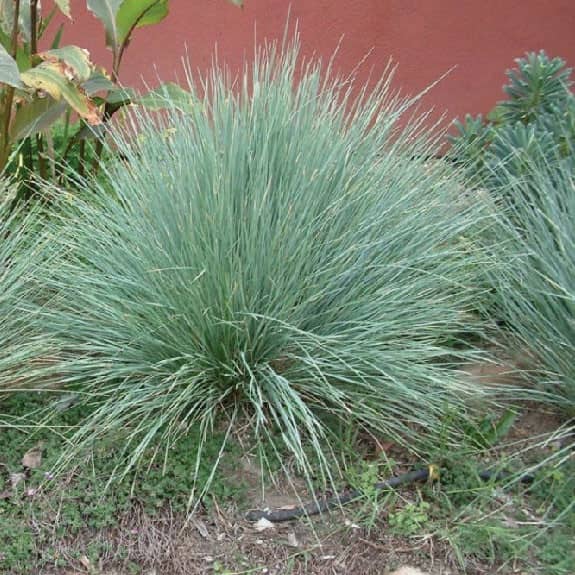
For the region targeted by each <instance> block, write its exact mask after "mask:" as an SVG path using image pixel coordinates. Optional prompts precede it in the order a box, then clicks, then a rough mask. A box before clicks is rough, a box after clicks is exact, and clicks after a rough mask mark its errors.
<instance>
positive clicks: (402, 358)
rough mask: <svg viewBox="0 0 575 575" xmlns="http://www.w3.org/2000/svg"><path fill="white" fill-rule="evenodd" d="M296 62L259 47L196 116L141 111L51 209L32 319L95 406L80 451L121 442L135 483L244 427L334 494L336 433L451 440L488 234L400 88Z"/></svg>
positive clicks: (198, 95)
mask: <svg viewBox="0 0 575 575" xmlns="http://www.w3.org/2000/svg"><path fill="white" fill-rule="evenodd" d="M297 61H298V55H297V49H296V48H293V47H290V48H287V49H285V50H284V51H283V52H279V51H276V50H275V48H273V47H269V48H266V49H265V50H262V51H261V52H260V53H259V54H258V55H257V56H256V59H255V62H254V63H253V65H251V66H250V67H249V68H246V70H245V72H244V74H243V77H242V78H240V80H238V81H232V80H230V79H229V76H228V74H226V73H225V72H224V71H222V70H220V69H219V68H217V67H216V68H215V69H214V70H213V72H212V73H211V75H210V76H209V78H208V79H207V80H206V81H205V82H204V83H203V84H202V85H201V86H200V87H197V86H196V85H194V83H193V82H190V86H189V89H190V91H191V92H192V94H193V98H194V99H195V101H196V102H197V103H196V105H195V106H193V107H192V109H191V110H188V109H187V110H182V109H179V108H178V103H177V102H176V101H174V102H172V105H168V112H166V113H162V114H161V115H159V116H154V115H152V114H150V113H147V112H144V111H135V112H134V114H133V116H132V117H131V123H130V124H129V125H130V127H129V128H124V129H123V130H121V131H116V132H115V133H114V134H113V138H114V145H115V146H117V147H118V149H119V152H121V153H120V155H119V157H120V156H121V157H122V158H124V160H123V161H118V162H117V163H114V164H110V165H109V166H108V167H107V168H106V179H107V182H108V183H107V184H105V185H100V184H98V182H96V181H88V182H86V183H85V186H86V187H87V188H88V190H87V191H86V193H85V194H84V195H83V196H82V198H77V197H76V198H74V199H72V200H66V201H63V202H62V205H61V206H59V210H60V212H59V213H60V215H61V217H60V218H54V219H53V221H52V224H51V225H52V235H53V237H54V241H55V244H54V249H55V250H56V251H57V252H58V254H59V259H58V261H57V262H55V265H52V266H50V270H49V271H47V272H46V276H47V279H46V282H47V286H48V287H49V288H50V292H51V293H52V294H54V295H53V297H52V299H51V303H50V306H49V308H47V309H45V310H44V316H43V318H44V325H45V328H46V329H47V330H48V332H49V333H50V334H51V335H52V337H54V338H56V339H57V340H58V341H59V342H60V343H59V347H60V357H61V358H63V361H62V364H61V365H60V366H59V367H58V369H59V374H60V381H61V382H64V383H67V384H68V385H69V386H72V387H76V388H78V389H80V390H82V391H83V392H84V395H82V397H83V398H89V400H88V401H89V402H90V403H91V404H92V407H91V409H93V411H92V412H91V415H90V416H89V417H88V418H87V420H86V422H85V425H84V426H83V427H82V429H80V430H79V431H78V433H77V434H76V435H75V437H74V442H73V443H74V444H75V445H76V446H82V445H92V444H93V442H94V441H96V440H97V439H98V438H100V437H103V436H106V435H108V436H112V437H114V434H120V435H119V437H122V442H121V445H122V446H123V447H124V449H125V452H126V455H127V456H128V467H129V466H130V465H136V464H138V463H139V462H141V461H142V455H143V454H144V453H145V452H146V450H147V447H149V446H151V445H157V444H158V443H157V442H158V441H159V444H160V445H162V446H164V447H166V453H167V452H168V451H169V449H168V447H169V445H170V443H171V441H172V440H174V438H176V437H177V436H178V434H181V433H185V432H186V430H188V429H189V428H190V427H192V426H198V427H199V429H200V430H201V434H200V436H201V437H203V438H207V437H208V436H209V434H210V433H211V432H212V430H213V428H214V427H216V426H218V429H219V430H220V431H221V429H222V428H221V427H220V426H221V425H224V429H227V432H226V433H225V435H226V437H228V435H229V433H232V432H233V431H234V429H235V428H234V425H236V424H237V423H238V422H240V421H242V422H244V423H245V422H248V424H249V425H248V426H247V428H249V429H250V430H251V432H252V433H253V437H254V440H255V442H256V444H258V445H259V444H261V445H263V446H264V449H262V453H264V454H265V453H270V450H269V449H268V448H267V447H265V446H266V445H268V446H269V445H270V444H271V445H272V452H273V451H274V450H276V451H277V453H281V454H285V455H286V457H288V456H289V458H290V459H291V460H292V461H293V459H295V464H296V466H297V467H298V468H300V469H302V470H304V471H305V472H310V469H311V466H312V464H313V465H317V468H316V477H318V478H319V477H321V472H323V473H324V478H325V477H327V470H328V469H329V463H330V462H329V458H330V457H331V456H330V454H329V448H328V449H327V450H326V440H327V439H329V435H330V433H332V431H333V430H334V429H335V428H336V427H334V426H333V425H332V424H331V423H330V424H328V423H327V422H328V421H330V422H333V421H340V422H343V423H344V425H345V426H358V427H360V428H361V427H363V428H368V429H369V430H371V431H372V432H376V433H378V434H379V435H380V436H381V435H385V436H387V437H389V438H392V439H393V440H395V441H402V442H406V443H408V444H410V445H411V446H413V447H414V448H415V449H416V448H418V447H421V446H422V445H423V444H424V440H425V438H426V437H429V436H431V434H433V433H435V432H439V431H441V432H442V433H444V436H445V434H446V431H447V434H446V435H447V436H448V437H450V438H455V437H456V433H457V431H456V429H455V428H454V427H451V428H450V427H449V425H448V423H447V421H451V422H454V421H456V418H454V417H453V415H454V414H458V413H461V412H462V410H463V409H464V407H465V403H466V400H467V399H468V398H470V397H474V395H475V394H476V393H477V392H478V388H477V386H476V385H475V386H470V385H469V383H467V382H464V381H462V380H460V379H459V377H458V375H457V372H456V370H454V369H453V368H454V365H456V364H457V362H458V359H459V358H461V357H462V356H463V355H465V353H466V352H465V351H464V350H465V345H462V344H461V343H462V339H463V338H464V334H465V333H466V332H467V331H469V330H473V329H474V328H473V327H472V325H471V326H470V323H469V321H470V320H469V312H472V311H474V310H476V309H477V305H478V302H479V301H480V300H481V297H482V293H481V290H480V289H479V288H478V287H477V286H478V285H479V283H478V281H477V278H478V277H479V276H481V275H482V274H483V273H484V270H481V269H480V264H482V263H483V259H484V257H483V254H482V253H481V251H480V249H479V248H478V247H477V245H478V244H479V242H476V241H475V240H476V238H478V237H479V236H480V235H481V234H482V233H483V232H484V231H485V227H486V226H488V225H490V224H489V219H488V218H487V216H485V215H484V213H483V211H482V208H481V205H480V203H479V202H474V203H473V204H465V203H464V202H460V201H459V200H460V195H459V194H460V189H461V188H460V182H459V181H458V177H457V174H456V173H455V172H454V171H453V168H452V167H450V166H448V165H446V164H445V163H443V162H439V161H429V160H426V158H430V157H433V154H434V153H435V150H436V143H437V141H436V139H435V138H434V137H433V136H432V135H430V134H429V133H428V132H426V130H425V129H424V127H423V125H424V124H423V122H424V119H422V118H421V117H417V116H416V115H415V114H413V113H412V112H411V111H410V110H411V109H412V106H413V105H414V104H415V103H416V102H417V98H416V99H411V100H410V99H405V98H401V97H400V96H398V95H397V94H395V93H394V92H393V91H392V89H391V87H390V79H391V73H390V74H387V75H386V77H385V78H384V79H383V80H382V81H381V82H379V83H378V84H377V86H376V87H375V88H374V89H373V90H371V91H370V90H368V89H367V88H363V89H356V87H354V86H353V85H352V84H353V83H352V82H351V80H349V79H348V80H341V79H338V78H335V77H333V76H332V75H331V74H330V73H329V71H327V72H325V71H322V69H321V66H320V65H319V64H317V63H308V64H306V65H304V66H303V67H302V68H301V69H300V67H299V65H297ZM167 97H168V98H169V95H168V96H167ZM168 104H169V102H168ZM446 410H449V413H450V417H449V418H446V419H445V420H444V415H445V413H446ZM243 429H246V426H243ZM327 443H329V442H327ZM200 447H201V446H200ZM148 452H149V450H148ZM199 453H200V457H201V448H200V450H199ZM317 469H319V470H320V471H317Z"/></svg>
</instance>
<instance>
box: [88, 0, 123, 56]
mask: <svg viewBox="0 0 575 575" xmlns="http://www.w3.org/2000/svg"><path fill="white" fill-rule="evenodd" d="M121 4H122V0H88V10H90V11H91V12H92V13H93V14H94V16H96V18H98V20H100V22H102V24H103V26H104V30H105V31H106V45H107V46H108V47H109V48H111V49H112V51H113V52H114V53H116V51H117V49H118V30H117V27H116V15H117V13H118V9H119V8H120V5H121Z"/></svg>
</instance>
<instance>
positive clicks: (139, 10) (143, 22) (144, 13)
mask: <svg viewBox="0 0 575 575" xmlns="http://www.w3.org/2000/svg"><path fill="white" fill-rule="evenodd" d="M167 15H168V0H124V2H122V5H121V6H120V9H119V10H118V14H117V15H116V28H117V31H118V44H119V45H120V46H121V45H123V44H125V43H126V42H127V41H129V39H130V34H131V33H132V31H133V30H134V29H135V28H141V27H143V26H149V25H151V24H157V23H158V22H161V21H162V20H163V19H164V18H165V17H166V16H167Z"/></svg>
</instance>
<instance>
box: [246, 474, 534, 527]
mask: <svg viewBox="0 0 575 575" xmlns="http://www.w3.org/2000/svg"><path fill="white" fill-rule="evenodd" d="M478 475H479V477H480V478H481V479H483V480H484V481H489V480H491V479H495V480H501V479H505V478H507V477H510V476H511V475H510V474H509V473H502V472H497V471H492V470H488V469H486V470H483V471H480V472H479V473H478ZM438 476H439V475H438V470H437V467H435V466H434V465H430V466H429V467H424V468H422V469H416V470H415V471H410V472H409V473H404V474H403V475H398V476H397V477H391V478H389V479H386V480H385V481H379V482H378V483H375V484H374V486H373V488H374V489H375V490H377V491H381V490H383V489H393V488H395V487H399V486H400V485H404V484H407V483H413V482H415V481H428V480H433V479H436V478H438ZM533 480H534V476H533V475H531V474H526V475H522V476H521V477H520V478H519V481H520V482H521V483H532V482H533ZM361 495H362V491H361V490H360V489H353V490H350V491H346V492H344V493H341V494H338V495H334V496H333V497H324V498H321V499H317V500H314V501H310V502H309V503H304V504H303V505H300V506H297V507H289V508H281V509H252V510H251V511H248V513H247V514H246V519H247V520H248V521H259V520H260V519H267V520H268V521H271V522H272V523H279V522H281V521H291V520H292V519H298V518H299V517H307V516H309V515H317V514H318V513H323V512H324V511H328V510H329V509H332V508H334V507H338V506H340V505H345V504H346V503H349V502H350V501H353V500H354V499H357V498H358V497H360V496H361Z"/></svg>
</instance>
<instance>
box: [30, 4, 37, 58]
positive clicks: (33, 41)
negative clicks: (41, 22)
mask: <svg viewBox="0 0 575 575" xmlns="http://www.w3.org/2000/svg"><path fill="white" fill-rule="evenodd" d="M37 53H38V0H30V55H31V56H34V55H35V54H37Z"/></svg>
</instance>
